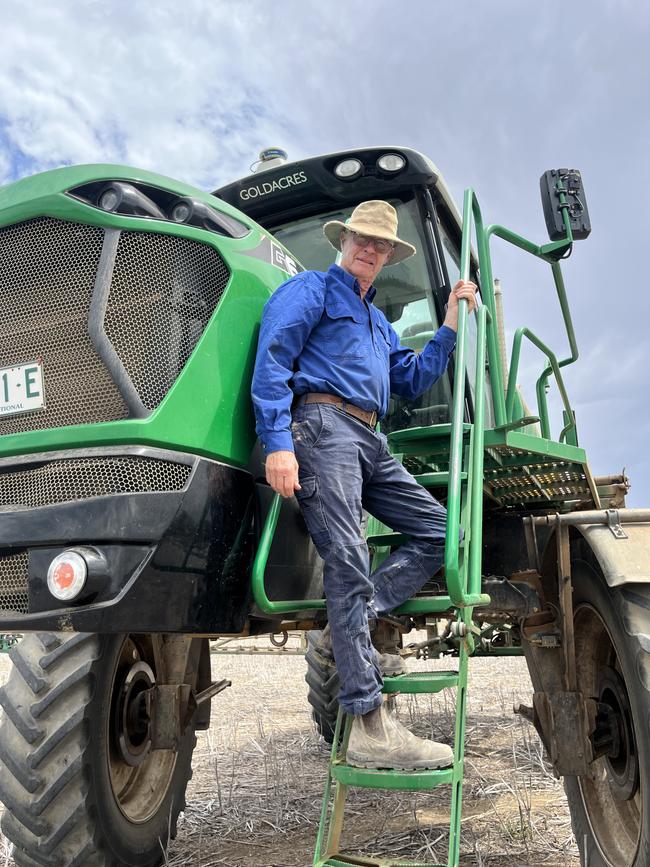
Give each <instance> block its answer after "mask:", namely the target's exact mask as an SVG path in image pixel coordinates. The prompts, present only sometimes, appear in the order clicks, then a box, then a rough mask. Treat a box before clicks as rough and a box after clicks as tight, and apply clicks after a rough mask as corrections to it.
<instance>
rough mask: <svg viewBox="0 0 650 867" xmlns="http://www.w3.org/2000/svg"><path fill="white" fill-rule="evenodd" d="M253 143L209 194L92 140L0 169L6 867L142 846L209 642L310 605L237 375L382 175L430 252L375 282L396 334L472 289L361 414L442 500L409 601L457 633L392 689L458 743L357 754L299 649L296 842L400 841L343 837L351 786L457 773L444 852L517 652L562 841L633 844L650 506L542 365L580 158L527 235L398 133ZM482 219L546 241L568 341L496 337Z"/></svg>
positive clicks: (188, 725)
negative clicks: (312, 724)
mask: <svg viewBox="0 0 650 867" xmlns="http://www.w3.org/2000/svg"><path fill="white" fill-rule="evenodd" d="M266 156H267V157H271V158H270V159H264V160H262V163H261V165H260V169H259V170H258V172H256V173H254V174H252V175H250V176H248V177H246V178H243V179H242V180H239V181H237V182H236V183H233V184H230V185H228V186H226V187H222V188H221V189H219V190H217V191H215V192H214V193H213V194H207V193H205V192H201V191H199V190H197V189H194V188H192V187H188V186H186V185H184V184H182V183H179V182H177V181H173V180H170V179H168V178H164V177H160V176H158V175H154V174H151V173H148V172H145V171H139V170H136V169H127V168H123V167H118V166H107V165H100V166H82V167H73V168H64V169H59V170H56V171H52V172H47V173H45V174H42V175H38V176H35V177H31V178H26V179H24V180H21V181H18V182H16V183H14V184H11V185H9V186H7V187H5V188H3V189H2V190H0V266H1V267H0V299H1V302H2V303H1V304H0V511H1V518H2V520H1V521H0V630H2V632H3V633H14V632H15V633H21V634H23V635H24V636H25V637H24V639H23V640H22V641H21V642H20V643H19V644H17V645H16V646H14V647H12V648H11V650H10V657H11V660H12V662H13V668H12V671H11V674H10V677H9V680H8V682H7V683H6V685H5V686H4V687H2V689H1V690H0V704H1V706H2V708H3V711H4V715H3V719H2V723H1V725H0V799H1V800H2V801H3V803H4V804H5V813H4V817H3V820H2V828H3V831H4V833H5V834H6V836H7V837H8V838H9V839H10V840H11V841H12V842H13V843H14V858H15V861H16V864H18V865H24V867H34V865H58V867H82V865H89V867H118V865H119V867H121V865H129V867H136V865H137V867H154V865H158V864H161V863H163V858H164V856H163V848H162V846H161V841H163V843H164V841H166V840H167V839H168V836H169V834H170V833H171V834H172V835H173V834H174V833H175V826H176V821H177V817H178V815H179V812H180V811H181V810H182V809H183V807H184V803H185V800H184V799H185V789H186V785H187V781H188V779H189V776H190V773H191V760H192V751H193V748H194V745H195V742H196V737H195V733H196V732H197V731H198V730H202V729H206V728H207V727H208V726H209V723H210V707H211V699H212V698H213V697H215V696H216V695H217V694H218V693H219V692H220V691H221V690H222V689H224V687H225V686H227V682H226V681H222V680H218V681H213V680H212V676H211V671H210V654H209V639H210V638H217V637H224V636H244V635H246V636H254V635H272V634H274V633H278V632H284V631H290V630H312V631H313V635H315V634H317V630H318V629H320V628H322V625H323V623H324V617H325V603H324V600H323V599H322V598H321V597H322V572H321V565H320V561H319V558H318V556H317V554H316V552H315V550H314V548H313V546H312V544H311V542H310V540H309V537H308V535H307V533H306V529H305V527H304V524H303V522H302V519H301V518H300V513H299V511H298V507H297V504H296V503H295V501H294V500H288V501H284V502H281V501H280V499H279V498H277V497H276V496H274V495H273V494H272V492H271V491H270V489H269V487H268V485H267V484H266V483H265V480H264V470H263V462H262V456H261V452H260V449H259V447H258V446H257V445H256V442H255V434H254V426H253V419H252V409H251V404H250V397H249V390H250V378H251V373H252V365H253V361H254V357H255V349H256V338H257V330H258V327H259V321H260V315H261V311H262V307H263V305H264V303H265V301H266V299H267V298H268V297H269V295H270V294H271V293H272V292H273V291H274V290H275V289H276V288H277V286H278V285H279V284H280V283H281V282H283V281H284V280H285V279H287V277H288V276H291V275H293V274H295V273H297V272H298V271H299V270H301V269H302V268H317V269H321V270H324V269H326V268H327V267H328V265H329V264H331V257H332V249H331V247H330V246H329V244H328V243H327V241H326V240H325V239H324V238H323V236H322V231H321V227H322V225H323V223H324V222H325V221H327V220H330V219H341V220H345V219H346V218H347V216H348V215H349V214H350V212H351V211H352V209H353V208H354V207H355V205H357V204H358V203H359V202H360V201H363V200H367V199H371V198H382V199H386V200H389V201H390V202H392V203H393V204H394V205H395V207H396V208H397V210H398V215H399V225H400V233H401V235H402V237H404V238H405V239H406V240H408V241H410V242H411V243H413V244H414V245H415V246H416V247H417V249H418V251H419V252H418V255H417V256H415V257H413V258H412V259H408V260H406V261H405V262H402V263H400V264H399V265H396V266H395V267H393V268H390V269H389V270H387V271H386V272H384V273H382V275H381V276H380V278H379V280H378V281H377V296H376V300H375V303H377V304H378V305H379V306H380V307H381V308H382V310H383V311H384V313H385V315H386V316H387V318H388V320H389V321H390V322H391V323H392V325H393V327H394V328H395V330H396V331H397V333H398V334H399V335H400V338H401V340H402V343H403V344H405V345H407V346H410V347H412V348H413V349H415V350H419V349H421V348H422V347H423V346H424V345H425V343H426V341H427V340H428V339H429V338H430V337H431V336H432V334H433V333H434V332H435V330H436V328H437V327H438V323H439V322H441V321H442V318H443V316H444V306H445V303H446V299H447V296H448V293H449V290H450V286H451V285H452V284H453V282H455V280H456V279H457V277H458V275H459V274H460V275H461V276H463V277H464V278H471V279H473V280H474V281H475V282H477V283H478V284H479V285H480V295H481V302H480V304H479V308H478V311H477V314H476V315H472V316H468V315H467V310H466V308H465V304H464V303H463V305H462V309H461V312H460V321H459V330H458V342H457V348H456V352H455V356H454V359H453V364H452V365H451V367H450V370H449V371H448V373H447V374H446V375H445V376H444V377H443V378H442V379H441V380H439V381H438V382H437V383H436V384H435V386H434V387H433V388H431V389H429V391H427V392H426V393H425V394H424V395H422V396H421V397H419V398H418V399H417V400H416V401H412V402H407V401H404V400H401V399H396V400H394V401H393V402H392V405H391V409H390V413H389V415H388V417H387V418H386V419H385V420H384V421H383V422H382V430H383V431H384V432H385V433H386V434H387V436H388V440H389V443H390V446H391V448H392V450H393V452H394V453H395V454H396V455H398V456H399V458H400V460H402V461H403V463H404V464H405V466H406V467H407V468H408V470H409V471H410V472H411V473H413V475H414V476H415V477H416V478H417V479H418V481H419V482H420V483H421V484H422V485H424V486H425V487H427V488H429V489H430V490H431V491H432V492H433V493H434V494H435V496H436V497H437V498H438V499H439V500H441V501H442V502H444V503H445V505H446V506H447V510H448V523H447V540H448V541H447V547H446V560H445V565H444V571H443V572H442V573H441V574H440V575H435V576H433V575H432V576H431V581H430V582H429V584H428V585H426V586H425V588H424V589H423V591H422V592H421V593H420V594H419V595H418V596H417V597H415V598H414V599H412V600H411V601H409V602H408V603H406V604H405V605H404V606H403V607H402V609H401V613H404V614H408V615H409V616H410V617H411V618H412V622H413V624H414V625H416V626H418V627H420V628H426V629H427V630H428V638H427V641H426V642H424V643H423V645H422V651H423V653H426V654H427V655H428V656H431V657H434V656H448V657H450V659H453V658H457V664H456V665H455V667H453V668H450V670H449V671H440V670H436V671H435V672H431V673H422V672H418V673H417V674H411V675H404V676H402V677H397V678H387V679H386V684H385V690H386V692H387V693H389V694H390V693H395V692H401V693H409V692H411V693H413V692H428V693H431V692H437V691H439V690H441V689H443V688H452V689H454V690H455V691H456V728H455V732H454V744H453V746H454V764H453V767H451V768H449V769H446V770H442V771H426V772H416V773H404V772H396V771H364V770H360V769H357V768H352V767H350V766H348V765H347V764H346V762H345V749H346V740H347V732H348V730H349V720H346V719H345V718H343V716H342V715H338V716H337V707H336V677H335V675H333V674H332V671H331V670H327V669H325V668H324V667H323V666H322V665H321V664H320V663H319V661H318V656H317V655H315V654H314V653H313V652H312V651H311V650H309V651H308V652H307V663H308V671H307V680H308V683H309V687H310V690H309V696H310V701H311V703H312V707H313V711H314V717H315V719H316V722H317V725H318V726H319V728H320V730H321V732H322V734H323V735H324V736H325V737H326V738H327V739H328V740H329V741H330V742H331V743H332V756H331V761H330V766H329V771H328V776H327V781H326V785H325V797H324V801H323V814H322V822H321V828H320V831H319V834H318V839H317V841H316V851H315V856H314V864H316V865H322V867H324V865H329V867H335V865H345V864H348V865H350V864H356V865H383V867H388V865H398V864H403V863H405V862H402V861H394V860H390V858H384V859H383V860H381V859H380V860H376V859H375V860H373V859H369V858H363V857H360V856H357V855H355V854H354V853H347V854H346V853H345V852H342V851H341V850H340V837H341V830H342V828H343V826H344V814H343V811H344V806H345V799H346V794H347V790H348V787H355V786H361V787H375V788H388V789H403V790H411V791H412V790H429V789H432V788H434V787H437V786H446V787H447V789H448V791H449V796H450V835H449V856H448V862H447V863H448V865H449V867H455V865H457V864H458V859H459V829H460V818H461V807H462V782H463V762H464V756H463V741H464V726H465V707H466V689H467V669H468V664H469V662H470V659H471V657H472V656H473V655H481V654H487V653H489V654H494V655H499V654H513V653H523V654H525V657H526V661H527V664H528V668H529V671H530V674H531V678H532V682H533V686H534V696H533V704H532V706H531V707H521V708H520V709H519V710H520V712H521V713H523V714H524V715H526V716H527V717H528V718H529V719H530V721H531V722H532V723H533V724H534V725H535V727H536V729H537V730H538V732H539V734H540V736H541V738H542V741H543V742H544V746H545V748H546V751H547V754H548V757H549V760H550V762H551V764H552V766H553V769H554V771H555V773H556V774H557V775H558V776H562V777H564V780H565V787H566V791H567V796H568V800H569V806H570V809H571V814H572V820H573V827H574V832H575V836H576V839H577V842H578V846H579V848H580V851H581V855H582V860H583V864H584V865H585V867H587V865H588V867H647V865H648V864H649V863H650V756H649V753H650V730H649V728H648V720H649V719H650V589H648V587H649V582H650V568H649V566H648V562H649V559H648V549H649V543H650V529H646V527H648V526H649V525H648V522H649V521H650V510H640V509H626V508H625V500H624V494H625V491H626V479H625V478H624V477H623V476H616V475H613V476H610V477H604V478H594V477H593V476H592V475H591V473H590V470H589V466H588V463H587V457H586V454H585V452H584V450H583V449H582V448H581V447H580V445H579V442H578V434H577V426H576V419H575V416H574V413H573V410H572V407H571V404H570V401H569V396H568V394H567V392H566V389H565V387H564V383H563V377H562V371H563V368H564V367H566V366H567V365H568V364H571V363H573V362H574V361H576V359H577V357H578V350H577V346H576V341H575V337H574V332H573V327H572V324H571V317H570V313H569V306H568V302H567V297H566V294H565V289H564V283H563V278H562V271H561V260H562V258H563V257H564V256H566V255H567V253H568V252H569V251H570V250H571V248H572V245H573V242H574V241H575V240H578V239H580V238H584V237H586V236H587V234H588V233H589V219H588V215H587V210H586V203H585V198H584V192H583V189H582V180H581V177H580V174H579V172H577V171H573V170H564V169H560V170H554V171H550V172H546V173H545V174H544V175H543V177H542V201H543V206H544V211H545V217H546V223H547V226H548V229H549V233H550V241H549V242H548V243H543V244H540V245H538V244H536V243H533V242H531V241H528V240H526V239H525V238H522V237H520V236H519V235H517V234H515V233H514V232H512V231H511V230H509V229H507V228H505V227H503V226H500V225H485V224H484V222H483V218H482V215H481V210H480V208H479V204H478V201H477V199H476V196H475V195H474V193H473V192H472V190H468V191H467V192H466V194H465V199H464V203H463V212H462V214H460V213H459V211H458V210H457V208H456V207H455V205H454V203H453V201H452V199H451V197H450V195H449V192H448V190H447V188H446V186H445V184H444V181H443V180H442V178H441V176H440V174H439V172H438V171H437V169H436V168H435V166H434V165H433V164H432V163H431V162H430V161H429V160H428V159H427V158H426V157H424V156H422V155H421V154H419V153H416V152H414V151H411V150H408V149H404V148H396V149H390V148H382V149H377V148H374V149H364V150H356V151H348V152H344V153H338V154H328V155H326V156H323V157H317V158H313V159H308V160H304V161H301V162H297V163H291V164H287V163H285V162H284V161H283V159H282V156H281V154H279V153H276V154H270V155H269V154H267V155H266ZM495 239H499V241H500V242H501V243H508V244H511V245H514V246H515V247H517V248H519V249H520V250H521V255H522V256H523V255H531V256H534V257H537V258H538V259H540V260H542V261H543V262H545V263H547V265H548V267H549V271H550V274H549V277H550V278H551V279H550V280H549V294H548V298H547V299H545V300H544V302H541V301H540V303H548V304H551V303H558V302H559V305H560V308H561V312H562V315H563V318H564V323H565V325H566V333H567V337H568V345H569V355H568V356H567V357H565V358H559V357H558V356H557V355H556V353H555V352H554V351H553V349H552V348H551V347H550V346H549V345H547V342H546V341H544V340H542V339H541V338H540V337H539V336H537V335H536V334H535V333H534V332H533V331H532V330H530V329H529V328H527V327H521V328H518V329H517V330H516V331H515V332H514V340H513V346H512V354H511V357H510V359H509V360H508V363H505V362H504V357H503V352H502V349H501V346H500V337H501V336H502V334H503V323H502V321H501V314H500V307H499V305H498V303H497V299H496V298H495V292H494V286H493V277H492V266H491V258H490V253H491V248H492V244H493V242H494V240H495ZM553 287H554V288H553ZM524 341H526V342H528V343H531V344H532V345H533V346H534V347H536V349H537V350H538V352H539V356H540V359H541V360H540V365H539V368H540V374H539V378H538V380H537V388H536V400H535V401H534V402H533V403H532V406H533V409H529V408H528V406H527V404H526V402H525V401H524V399H523V397H522V396H521V394H520V392H519V390H518V387H517V378H518V370H519V363H520V356H521V351H522V347H523V346H524ZM551 383H552V384H553V387H554V388H555V389H556V390H557V393H558V394H559V397H560V400H561V404H562V409H561V416H560V417H559V418H557V419H556V418H554V417H553V414H552V413H551V412H550V411H549V406H548V403H547V390H548V386H549V384H551ZM461 527H462V528H463V531H464V534H463V538H462V542H460V544H459V543H458V541H457V540H458V539H459V536H460V532H459V531H460V528H461ZM367 541H368V545H369V546H370V548H371V551H372V553H373V556H374V559H375V562H379V561H380V560H381V558H382V557H385V556H386V554H387V553H388V552H389V551H390V550H391V547H392V546H394V545H397V544H399V543H400V541H401V539H400V537H399V536H398V535H397V534H395V533H394V532H393V530H392V529H391V528H390V527H386V526H383V525H381V524H379V523H378V522H377V521H376V520H375V519H373V518H372V517H370V518H369V520H368V527H367ZM313 635H310V641H311V643H312V645H313ZM403 637H404V636H403V635H401V634H398V635H397V638H395V636H393V638H394V639H395V640H399V641H402V640H403ZM420 867H425V865H420Z"/></svg>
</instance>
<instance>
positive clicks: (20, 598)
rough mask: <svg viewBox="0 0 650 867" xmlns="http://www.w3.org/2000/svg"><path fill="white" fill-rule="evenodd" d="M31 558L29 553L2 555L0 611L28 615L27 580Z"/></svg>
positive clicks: (0, 557)
mask: <svg viewBox="0 0 650 867" xmlns="http://www.w3.org/2000/svg"><path fill="white" fill-rule="evenodd" d="M28 575H29V557H28V554H27V551H20V552H18V553H17V554H8V555H4V556H3V555H2V554H0V610H2V611H16V612H18V613H19V614H27V612H28V610H29V600H28V596H27V579H28Z"/></svg>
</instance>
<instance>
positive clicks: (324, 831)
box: [313, 642, 469, 867]
mask: <svg viewBox="0 0 650 867" xmlns="http://www.w3.org/2000/svg"><path fill="white" fill-rule="evenodd" d="M468 650H469V648H468V646H467V643H466V642H463V643H462V645H461V650H460V655H459V666H458V671H457V672H456V671H433V672H418V673H415V674H406V675H402V676H400V677H390V678H386V679H385V681H384V692H385V693H387V694H389V695H394V694H395V693H398V692H399V693H410V694H414V693H434V692H440V690H442V689H446V688H449V687H455V688H456V689H457V698H456V725H455V733H454V760H453V764H452V766H451V767H449V768H442V769H440V770H435V771H391V770H369V769H364V768H355V767H352V766H351V765H348V764H347V763H346V761H345V755H346V750H347V745H348V740H349V737H350V728H351V725H352V719H353V718H352V717H351V716H349V715H347V714H345V713H343V711H339V715H338V717H337V721H336V730H335V732H334V741H333V743H332V753H331V757H330V763H329V769H328V774H327V780H326V783H325V793H324V796H323V807H322V811H321V820H320V826H319V830H318V837H317V839H316V851H315V854H314V861H313V864H314V867H344V865H348V867H349V865H367V867H455V865H457V864H458V861H459V857H460V822H461V814H462V791H463V772H464V741H465V717H466V695H467V663H468V656H469V653H468ZM341 733H342V737H341ZM440 785H451V818H450V827H449V855H448V860H447V861H446V862H445V864H444V865H443V864H440V863H435V864H431V863H427V864H425V863H423V862H414V861H403V860H394V859H391V858H388V859H385V858H381V859H379V860H378V859H376V858H364V857H359V856H355V855H349V854H345V853H342V852H340V843H341V834H342V831H343V820H344V810H345V803H346V797H347V792H348V789H349V787H350V786H353V787H360V788H371V789H391V790H401V791H409V792H413V791H418V792H419V791H430V790H432V789H435V788H437V787H438V786H440Z"/></svg>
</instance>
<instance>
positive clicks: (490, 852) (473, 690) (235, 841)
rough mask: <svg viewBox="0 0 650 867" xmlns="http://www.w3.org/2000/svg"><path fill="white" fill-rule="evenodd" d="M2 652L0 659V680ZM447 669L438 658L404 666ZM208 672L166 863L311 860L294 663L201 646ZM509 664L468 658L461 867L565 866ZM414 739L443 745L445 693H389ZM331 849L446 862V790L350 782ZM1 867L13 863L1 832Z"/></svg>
mask: <svg viewBox="0 0 650 867" xmlns="http://www.w3.org/2000/svg"><path fill="white" fill-rule="evenodd" d="M7 663H8V660H7V659H6V657H4V658H3V660H2V663H0V664H1V666H2V667H1V671H0V680H2V681H4V679H5V677H6V671H7V669H8V665H7ZM409 665H410V667H412V668H413V669H414V670H422V669H425V668H436V667H439V668H443V669H449V668H450V667H452V665H450V660H440V661H430V662H427V663H423V662H409ZM212 667H213V676H214V678H215V679H221V678H228V679H230V680H232V682H233V685H232V687H231V688H229V689H227V690H225V692H222V693H221V694H220V695H219V696H217V698H216V699H215V700H214V701H213V705H212V726H211V728H210V730H209V731H207V732H203V733H201V734H200V735H199V741H198V745H197V749H196V752H195V755H194V765H193V768H194V774H193V778H192V780H191V782H190V785H189V788H188V793H187V804H188V806H187V809H186V811H185V813H184V814H183V815H181V817H180V820H179V827H178V836H177V838H176V840H174V841H172V842H171V844H170V845H169V849H168V854H167V861H166V863H167V864H168V865H169V867H217V865H225V867H307V865H310V864H311V861H312V856H313V847H314V841H315V839H316V831H317V827H318V819H319V814H320V809H321V801H322V791H323V784H324V781H325V774H326V766H327V760H328V756H329V750H328V748H327V747H326V745H325V744H324V743H323V742H322V740H321V739H320V738H319V736H318V735H317V733H316V731H315V729H314V727H313V724H312V721H311V714H310V709H309V706H308V704H307V698H306V695H307V687H306V684H305V682H304V671H305V661H304V659H303V657H302V656H300V655H293V654H289V653H282V652H275V653H273V654H269V655H267V654H262V653H260V652H256V653H254V654H247V655H230V654H213V656H212ZM530 693H531V686H530V681H529V679H528V674H527V670H526V666H525V663H524V661H523V660H522V659H519V658H501V659H494V658H490V659H487V658H483V659H475V660H472V661H471V663H470V682H469V704H468V707H469V713H468V722H467V738H466V777H465V789H464V809H463V822H462V840H461V853H462V854H461V864H463V865H478V867H506V865H507V867H538V865H540V867H541V865H545V867H578V865H579V859H578V855H577V849H576V846H575V841H574V839H573V835H572V833H571V825H570V821H569V815H568V809H567V805H566V799H565V797H564V792H563V789H562V785H561V783H560V782H558V781H557V780H555V779H554V778H553V776H552V774H551V773H550V772H549V770H548V767H547V766H546V764H545V762H544V760H543V757H542V751H541V746H540V743H539V740H538V737H537V735H536V733H535V731H534V730H533V729H532V728H531V727H530V726H529V725H528V724H527V723H526V722H525V721H523V720H522V719H521V718H520V717H516V716H514V715H513V713H512V706H513V703H514V701H516V700H517V701H524V702H527V703H530ZM398 711H399V714H400V718H401V719H402V721H403V722H404V723H406V724H408V725H409V726H410V727H411V728H412V729H413V731H415V732H416V733H417V734H422V735H427V736H429V737H432V738H434V739H435V740H443V741H447V742H450V740H451V734H452V728H453V714H454V694H453V692H452V691H445V692H443V693H441V694H439V695H437V696H401V697H400V698H398ZM346 817H347V823H346V829H347V833H345V834H344V843H345V844H346V848H347V849H349V850H350V851H352V850H354V851H355V852H357V853H363V854H364V855H366V856H383V857H388V856H390V857H392V858H396V859H404V860H405V859H409V858H410V859H411V860H417V861H419V862H423V861H424V862H428V863H443V862H444V863H446V860H447V841H448V821H449V820H448V817H449V787H448V786H442V787H440V788H439V789H437V790H436V791H434V792H433V793H428V794H415V795H413V794H409V793H387V792H376V791H369V790H362V789H357V790H351V792H350V795H349V798H348V808H347V811H346ZM0 842H1V843H2V845H0V865H2V867H12V865H13V863H14V862H13V859H12V858H11V854H10V846H9V845H8V843H7V841H6V840H4V839H3V840H2V841H0Z"/></svg>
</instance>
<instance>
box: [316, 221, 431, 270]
mask: <svg viewBox="0 0 650 867" xmlns="http://www.w3.org/2000/svg"><path fill="white" fill-rule="evenodd" d="M341 231H349V232H358V233H359V234H360V235H368V237H369V238H382V239H383V240H384V241H390V242H391V244H394V245H395V246H394V249H393V255H392V256H391V258H390V260H389V261H388V262H386V264H385V266H384V267H385V268H388V267H389V266H390V265H397V263H398V262H403V261H404V259H408V258H409V257H410V256H414V255H415V254H416V252H417V250H416V249H415V247H414V246H413V244H409V243H408V241H402V240H401V238H398V237H397V236H396V235H391V234H390V233H389V232H382V231H381V229H377V226H373V225H370V224H365V223H342V222H341V221H340V220H330V221H329V222H327V223H325V225H324V226H323V234H324V235H325V237H326V238H327V240H328V241H329V242H330V244H331V245H332V247H334V249H335V250H338V251H339V253H340V252H341Z"/></svg>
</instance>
